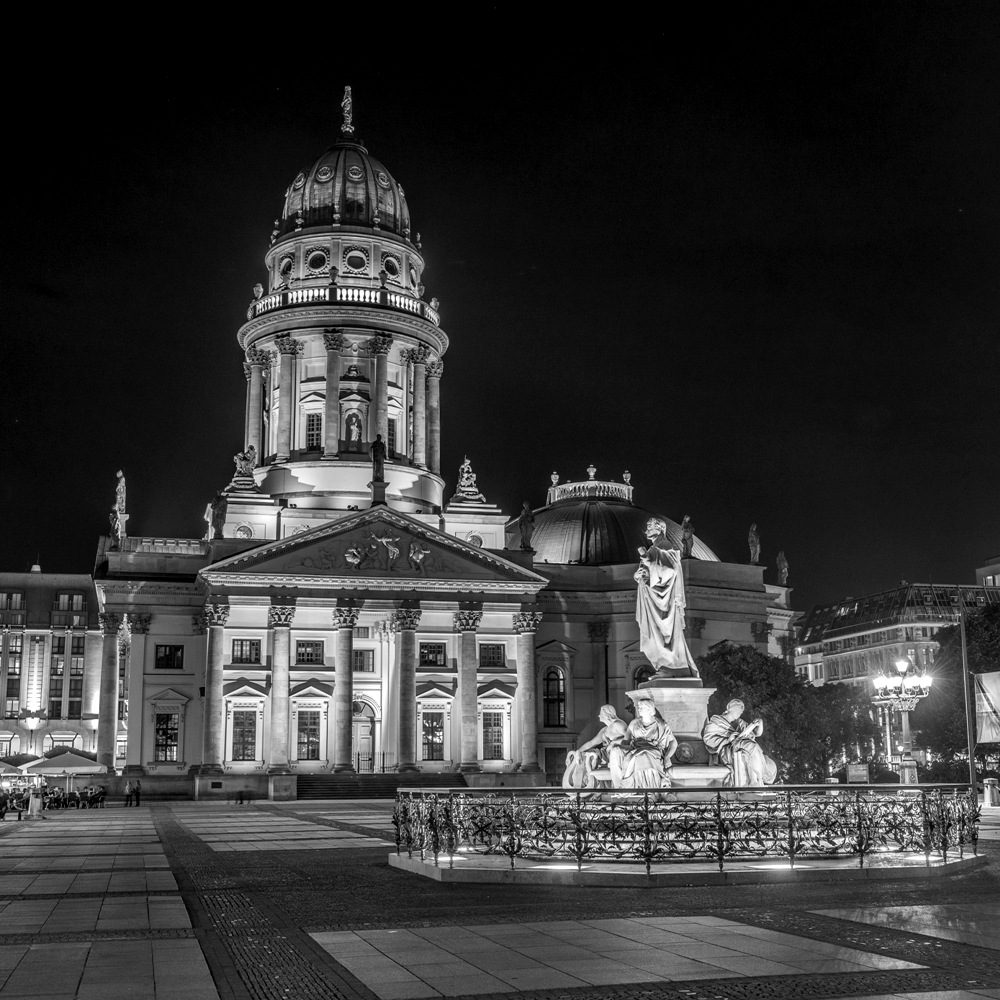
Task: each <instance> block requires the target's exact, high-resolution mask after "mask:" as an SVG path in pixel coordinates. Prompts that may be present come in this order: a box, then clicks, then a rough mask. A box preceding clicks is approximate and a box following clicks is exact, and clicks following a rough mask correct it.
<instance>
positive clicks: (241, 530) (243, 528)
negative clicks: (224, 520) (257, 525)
mask: <svg viewBox="0 0 1000 1000" xmlns="http://www.w3.org/2000/svg"><path fill="white" fill-rule="evenodd" d="M233 535H235V537H236V538H253V528H251V527H250V525H249V524H241V525H240V526H239V527H238V528H237V529H236V530H235V531H234V532H233Z"/></svg>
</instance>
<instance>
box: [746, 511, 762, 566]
mask: <svg viewBox="0 0 1000 1000" xmlns="http://www.w3.org/2000/svg"><path fill="white" fill-rule="evenodd" d="M747 544H748V545H749V546H750V565H751V566H756V565H758V564H759V563H760V535H758V534H757V522H756V521H754V523H753V524H751V525H750V533H749V534H748V535H747Z"/></svg>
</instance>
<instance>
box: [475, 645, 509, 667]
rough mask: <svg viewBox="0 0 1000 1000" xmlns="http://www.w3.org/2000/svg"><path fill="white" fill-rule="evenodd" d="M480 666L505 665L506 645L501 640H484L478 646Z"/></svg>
mask: <svg viewBox="0 0 1000 1000" xmlns="http://www.w3.org/2000/svg"><path fill="white" fill-rule="evenodd" d="M479 666H480V667H501V668H502V667H506V666H507V647H506V646H505V645H504V644H503V643H502V642H484V643H482V645H480V647H479Z"/></svg>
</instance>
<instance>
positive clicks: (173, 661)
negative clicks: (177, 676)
mask: <svg viewBox="0 0 1000 1000" xmlns="http://www.w3.org/2000/svg"><path fill="white" fill-rule="evenodd" d="M154 666H155V667H156V669H157V670H183V669H184V647H183V646H157V647H156V658H155V660H154Z"/></svg>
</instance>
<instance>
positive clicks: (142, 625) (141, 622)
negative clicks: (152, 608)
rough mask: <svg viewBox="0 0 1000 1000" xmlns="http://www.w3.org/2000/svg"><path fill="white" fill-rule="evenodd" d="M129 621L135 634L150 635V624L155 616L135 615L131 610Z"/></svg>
mask: <svg viewBox="0 0 1000 1000" xmlns="http://www.w3.org/2000/svg"><path fill="white" fill-rule="evenodd" d="M128 621H129V627H130V628H131V630H132V634H133V635H149V626H150V624H151V623H152V621H153V616H152V615H135V614H132V613H131V612H130V613H129V616H128Z"/></svg>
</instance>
